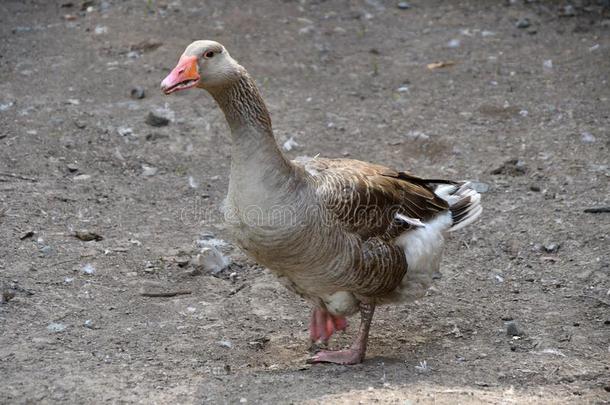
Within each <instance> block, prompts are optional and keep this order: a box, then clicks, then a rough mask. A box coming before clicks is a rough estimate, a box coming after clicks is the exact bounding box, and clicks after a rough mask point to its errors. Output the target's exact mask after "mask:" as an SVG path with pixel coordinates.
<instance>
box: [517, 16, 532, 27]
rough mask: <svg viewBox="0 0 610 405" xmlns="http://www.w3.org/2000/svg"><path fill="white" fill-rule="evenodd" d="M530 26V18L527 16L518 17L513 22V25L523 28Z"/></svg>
mask: <svg viewBox="0 0 610 405" xmlns="http://www.w3.org/2000/svg"><path fill="white" fill-rule="evenodd" d="M529 26H530V20H529V19H528V18H520V19H518V20H517V22H516V23H515V27H517V28H520V29H524V28H527V27H529Z"/></svg>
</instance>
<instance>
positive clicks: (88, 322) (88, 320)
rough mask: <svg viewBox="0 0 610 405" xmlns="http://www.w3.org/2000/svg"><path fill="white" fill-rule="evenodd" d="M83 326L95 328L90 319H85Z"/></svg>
mask: <svg viewBox="0 0 610 405" xmlns="http://www.w3.org/2000/svg"><path fill="white" fill-rule="evenodd" d="M83 326H84V327H85V328H87V329H95V328H94V325H93V321H92V320H91V319H87V320H86V321H85V323H83Z"/></svg>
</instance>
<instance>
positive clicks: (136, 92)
mask: <svg viewBox="0 0 610 405" xmlns="http://www.w3.org/2000/svg"><path fill="white" fill-rule="evenodd" d="M144 97H146V91H145V90H144V87H140V86H136V87H134V88H133V89H131V98H133V99H136V100H140V99H143V98H144Z"/></svg>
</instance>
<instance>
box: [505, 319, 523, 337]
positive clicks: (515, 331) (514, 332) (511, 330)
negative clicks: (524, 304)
mask: <svg viewBox="0 0 610 405" xmlns="http://www.w3.org/2000/svg"><path fill="white" fill-rule="evenodd" d="M506 334H507V335H508V336H523V331H522V330H521V329H520V328H519V327H518V326H517V323H516V322H515V321H508V322H506Z"/></svg>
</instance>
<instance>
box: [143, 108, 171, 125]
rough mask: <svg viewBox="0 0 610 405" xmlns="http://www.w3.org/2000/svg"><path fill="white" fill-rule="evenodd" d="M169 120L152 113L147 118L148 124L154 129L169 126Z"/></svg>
mask: <svg viewBox="0 0 610 405" xmlns="http://www.w3.org/2000/svg"><path fill="white" fill-rule="evenodd" d="M169 122H170V120H169V118H167V117H164V116H163V115H160V114H158V113H155V112H152V111H150V112H149V113H148V115H147V116H146V123H147V124H148V125H150V126H152V127H164V126H167V125H169Z"/></svg>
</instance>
